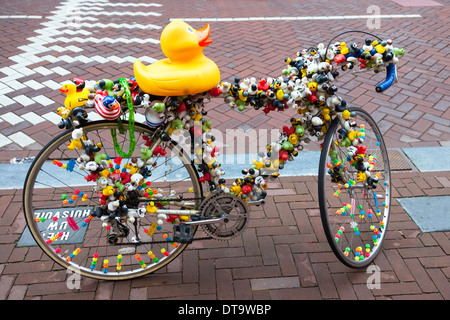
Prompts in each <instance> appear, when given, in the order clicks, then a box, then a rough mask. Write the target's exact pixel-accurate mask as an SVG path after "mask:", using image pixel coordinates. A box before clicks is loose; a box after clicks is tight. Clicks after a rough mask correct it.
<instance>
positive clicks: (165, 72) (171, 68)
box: [134, 20, 220, 96]
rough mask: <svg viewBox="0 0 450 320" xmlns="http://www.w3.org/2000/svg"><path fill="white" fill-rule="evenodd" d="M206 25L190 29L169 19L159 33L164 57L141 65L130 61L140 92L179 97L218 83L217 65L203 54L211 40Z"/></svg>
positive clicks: (201, 90) (182, 23) (182, 22)
mask: <svg viewBox="0 0 450 320" xmlns="http://www.w3.org/2000/svg"><path fill="white" fill-rule="evenodd" d="M209 33H210V27H209V25H208V24H206V26H205V27H204V28H203V29H199V30H196V29H193V28H192V27H191V26H189V25H188V24H187V23H185V22H184V21H181V20H174V21H172V22H170V23H169V24H168V25H167V26H166V27H165V28H164V30H163V32H162V33H161V39H160V41H161V49H162V51H163V53H164V54H165V56H166V57H167V58H166V59H162V60H159V61H157V62H155V63H152V64H150V65H148V66H145V65H144V64H142V62H140V61H139V60H136V61H135V62H134V76H135V78H136V82H137V83H138V85H139V87H140V88H141V90H142V91H144V92H146V93H149V94H153V95H157V96H182V95H190V94H196V93H200V92H204V91H207V90H210V89H212V88H214V87H215V86H217V85H218V83H219V81H220V72H219V68H218V67H217V65H216V64H215V63H214V62H213V61H212V60H210V59H208V58H207V57H205V56H204V55H203V49H204V48H205V47H206V46H207V45H208V44H210V43H212V40H211V39H209V38H208V36H209Z"/></svg>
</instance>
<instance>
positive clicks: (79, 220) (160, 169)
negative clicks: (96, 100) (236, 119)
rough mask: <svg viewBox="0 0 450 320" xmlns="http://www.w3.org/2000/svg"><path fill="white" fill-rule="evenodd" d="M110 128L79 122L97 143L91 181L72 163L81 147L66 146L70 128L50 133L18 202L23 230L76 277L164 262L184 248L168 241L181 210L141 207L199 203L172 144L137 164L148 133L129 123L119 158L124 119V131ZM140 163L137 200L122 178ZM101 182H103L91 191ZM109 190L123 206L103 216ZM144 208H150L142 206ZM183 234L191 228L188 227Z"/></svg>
mask: <svg viewBox="0 0 450 320" xmlns="http://www.w3.org/2000/svg"><path fill="white" fill-rule="evenodd" d="M111 129H113V130H115V129H118V124H117V122H109V121H99V122H92V123H89V124H87V125H85V126H83V134H84V136H83V139H84V141H90V142H89V143H88V144H89V145H90V146H98V147H100V148H101V150H100V151H98V152H97V153H96V154H95V156H96V157H95V161H99V162H100V163H102V164H103V166H104V167H105V170H106V171H105V170H103V171H102V172H100V174H99V175H98V177H97V178H96V177H95V176H94V177H93V176H92V171H87V168H83V167H81V168H79V167H78V164H77V162H76V161H77V159H78V161H80V160H79V159H80V158H83V157H86V154H85V153H87V150H86V149H84V148H77V147H75V148H73V147H71V148H68V145H70V144H71V143H72V144H73V139H71V138H72V131H66V132H64V133H62V134H60V135H59V136H57V137H56V138H54V139H53V140H52V141H51V142H50V143H49V144H48V145H47V146H46V147H45V148H44V149H43V150H42V151H41V152H40V153H39V155H38V156H37V157H36V159H35V160H34V162H33V163H32V165H31V167H30V169H29V172H28V175H27V178H26V181H25V185H24V193H23V201H24V212H25V217H26V221H27V225H28V227H29V230H30V232H31V234H32V236H33V238H34V240H35V241H36V243H37V245H39V246H40V247H41V248H42V250H43V251H44V252H45V253H46V254H47V255H48V256H49V257H50V258H51V259H53V260H54V261H55V262H57V263H58V264H59V265H61V266H63V267H64V268H68V269H69V268H70V269H71V270H74V271H77V272H79V273H80V274H81V275H84V276H88V277H92V278H96V279H104V280H124V279H131V278H135V277H139V276H143V275H145V274H149V273H152V272H154V271H156V270H158V269H160V268H162V267H164V266H165V265H167V264H168V263H169V262H171V261H172V260H173V259H175V258H176V257H177V256H178V255H179V254H180V253H181V252H182V251H183V250H184V249H185V247H186V246H187V243H185V242H184V241H183V243H177V242H174V241H173V239H171V237H172V231H173V226H174V225H175V224H179V223H180V220H181V215H169V214H167V215H165V214H158V213H149V212H153V211H152V210H153V209H156V208H157V209H159V210H164V209H168V210H172V212H175V210H178V211H180V212H181V211H184V212H186V214H188V212H189V211H192V210H196V209H198V208H199V206H200V203H201V200H202V191H201V186H200V184H199V182H198V175H197V172H196V170H195V169H194V168H193V166H192V164H191V159H190V157H188V156H187V155H186V154H185V153H184V152H183V150H182V149H180V148H179V147H178V146H177V144H176V143H174V142H172V141H169V142H166V145H165V148H166V149H165V151H166V154H165V155H163V154H162V153H160V154H158V155H157V156H156V155H154V157H153V158H152V160H154V162H153V163H152V164H149V163H146V164H144V166H142V162H141V163H140V164H139V161H140V160H141V156H142V155H141V148H147V146H148V145H149V141H150V140H152V139H154V140H153V141H156V140H157V137H155V136H154V131H153V130H150V129H149V128H148V127H146V126H144V125H141V124H135V130H134V136H135V141H136V148H135V151H134V152H133V154H132V155H131V156H129V157H127V158H122V157H120V156H119V155H118V154H117V151H116V146H117V145H119V146H120V147H121V148H122V149H123V150H127V148H128V147H129V143H130V136H129V130H128V124H127V123H123V129H124V130H123V131H122V133H119V132H118V133H117V134H116V141H115V142H114V140H113V138H112V132H111ZM83 143H84V142H83ZM97 157H99V158H97ZM91 160H94V157H92V156H91ZM91 162H92V161H91ZM86 167H87V165H86ZM143 167H145V168H144V169H145V170H144V171H145V176H146V178H145V181H144V182H143V183H142V180H141V183H140V185H139V186H138V187H137V188H138V189H139V188H145V190H146V191H147V194H146V195H145V196H144V198H143V197H142V195H141V194H142V192H141V193H139V194H140V196H139V197H137V196H136V193H134V196H133V197H132V196H131V195H132V192H131V191H130V190H133V189H131V187H130V184H127V182H126V180H129V179H128V178H127V177H129V174H130V172H136V171H137V170H138V169H142V168H143ZM108 171H109V172H108ZM139 172H141V173H142V172H143V171H141V170H140V171H139ZM121 174H124V175H122V176H121ZM105 177H106V178H105ZM119 177H121V178H119ZM121 182H123V184H122V183H121ZM102 183H105V184H107V187H106V188H105V187H104V186H103V189H102V188H99V184H102ZM124 188H127V190H126V192H124ZM102 190H103V192H102ZM105 190H107V191H108V192H106V194H105V192H104V191H105ZM115 191H121V192H122V194H123V195H124V196H123V197H122V198H120V201H123V202H121V203H122V204H123V203H126V206H122V207H121V208H125V210H126V212H125V213H124V212H123V210H122V211H121V214H120V215H119V216H117V215H116V216H108V215H105V212H107V213H108V212H111V210H113V209H111V208H110V207H109V205H110V203H111V202H112V201H109V200H110V198H109V199H108V197H109V196H111V194H113V193H114V192H115ZM115 196H116V194H115ZM117 197H119V196H117ZM152 199H153V200H152ZM117 201H118V202H117V203H119V200H117ZM153 201H154V202H153ZM112 206H114V203H113V204H112ZM147 206H150V207H151V208H150V211H149V210H145V209H144V210H142V208H147ZM106 209H107V211H105V210H106ZM110 209H111V210H110ZM98 212H102V214H98ZM158 212H160V211H158ZM184 219H186V216H184ZM187 219H189V215H187ZM191 231H192V232H193V233H195V231H196V227H194V228H193V230H191Z"/></svg>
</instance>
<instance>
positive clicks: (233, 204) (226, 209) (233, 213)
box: [200, 192, 249, 240]
mask: <svg viewBox="0 0 450 320" xmlns="http://www.w3.org/2000/svg"><path fill="white" fill-rule="evenodd" d="M200 210H201V214H200V216H201V220H208V219H217V218H222V220H220V221H219V222H217V223H207V224H202V225H201V226H202V228H203V230H204V231H205V233H207V234H208V235H209V236H211V237H212V238H214V239H216V240H229V239H231V238H234V237H236V236H237V235H239V234H241V233H242V232H243V231H244V230H245V228H246V227H247V223H248V219H249V208H248V206H247V204H246V203H245V202H244V201H243V200H242V199H241V198H239V197H237V196H235V195H231V194H225V193H223V192H213V193H211V194H210V195H209V196H208V197H206V198H205V200H204V201H203V203H202V204H201V206H200Z"/></svg>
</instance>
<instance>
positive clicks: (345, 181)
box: [319, 107, 391, 268]
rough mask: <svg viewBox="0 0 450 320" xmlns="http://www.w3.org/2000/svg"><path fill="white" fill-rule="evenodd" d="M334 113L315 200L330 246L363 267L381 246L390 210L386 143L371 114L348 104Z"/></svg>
mask: <svg viewBox="0 0 450 320" xmlns="http://www.w3.org/2000/svg"><path fill="white" fill-rule="evenodd" d="M349 111H350V112H351V118H350V119H349V120H347V121H346V122H343V123H342V124H341V123H340V121H339V119H338V118H335V119H334V121H333V122H332V123H331V125H330V127H329V129H328V132H327V135H326V137H325V140H324V143H323V146H322V152H321V157H320V164H319V205H320V214H321V219H322V224H323V227H324V231H325V234H326V237H327V240H328V243H329V244H330V246H331V248H332V250H333V252H334V253H335V255H336V256H337V257H338V258H339V260H340V261H342V262H343V263H344V264H345V265H346V266H349V267H352V268H360V267H365V266H367V265H368V264H370V263H371V262H372V261H373V260H374V259H375V257H376V256H377V254H378V253H379V251H380V249H381V245H382V242H383V240H384V237H385V235H386V230H387V227H388V220H389V211H390V207H389V206H390V195H391V192H390V188H391V186H390V168H389V159H388V153H387V149H386V145H385V143H384V141H383V137H382V134H381V131H380V129H379V128H378V126H377V125H376V123H375V121H374V120H373V118H372V117H371V116H370V115H369V114H368V113H367V112H366V111H364V110H363V109H361V108H357V107H352V108H349Z"/></svg>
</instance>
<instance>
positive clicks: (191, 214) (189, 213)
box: [155, 209, 201, 216]
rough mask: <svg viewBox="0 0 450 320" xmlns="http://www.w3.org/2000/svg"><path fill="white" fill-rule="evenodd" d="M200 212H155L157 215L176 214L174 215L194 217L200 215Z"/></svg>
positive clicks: (170, 210)
mask: <svg viewBox="0 0 450 320" xmlns="http://www.w3.org/2000/svg"><path fill="white" fill-rule="evenodd" d="M200 213H201V212H200V210H172V209H168V210H162V209H158V210H156V211H155V214H174V215H180V216H194V215H198V214H200Z"/></svg>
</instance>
